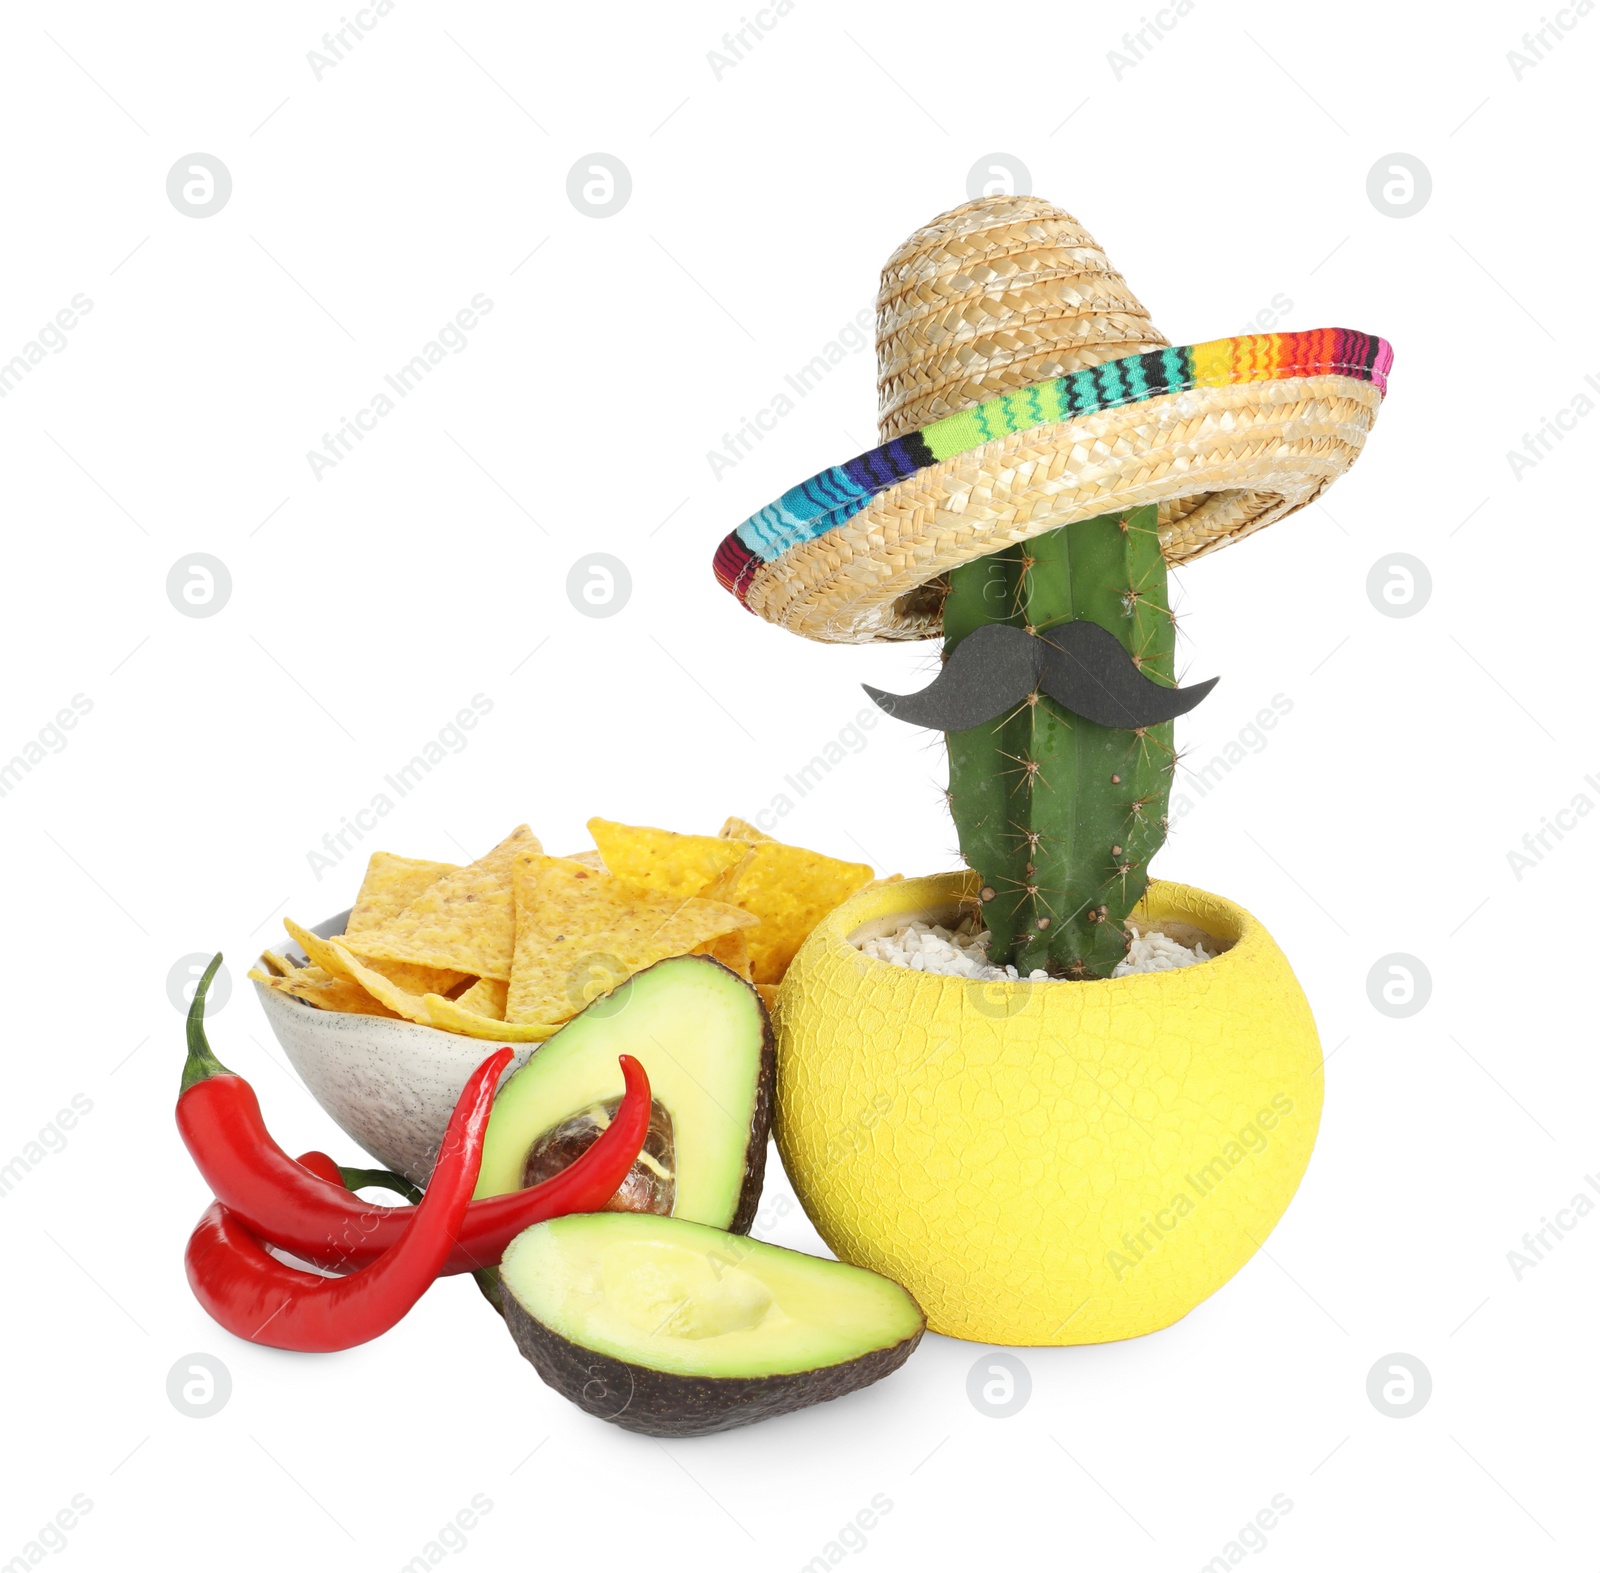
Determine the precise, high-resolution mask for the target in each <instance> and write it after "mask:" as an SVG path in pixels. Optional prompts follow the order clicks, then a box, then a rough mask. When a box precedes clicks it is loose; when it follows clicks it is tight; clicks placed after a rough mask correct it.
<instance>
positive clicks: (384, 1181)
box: [339, 1163, 422, 1206]
mask: <svg viewBox="0 0 1600 1573" xmlns="http://www.w3.org/2000/svg"><path fill="white" fill-rule="evenodd" d="M339 1183H340V1184H341V1185H342V1186H344V1188H345V1189H346V1190H347V1191H361V1190H365V1189H366V1188H367V1186H369V1185H371V1186H376V1187H377V1188H378V1189H380V1190H385V1191H393V1192H394V1193H395V1195H396V1196H403V1197H405V1199H406V1200H407V1201H408V1202H410V1203H412V1205H413V1206H414V1205H415V1204H416V1203H418V1202H420V1201H421V1200H422V1188H421V1187H420V1186H416V1185H413V1184H412V1183H411V1181H410V1180H408V1179H406V1177H405V1176H404V1175H402V1174H395V1173H394V1172H393V1171H392V1170H390V1169H352V1168H350V1167H349V1166H348V1165H347V1164H342V1163H341V1164H340V1165H339Z"/></svg>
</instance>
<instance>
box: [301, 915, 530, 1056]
mask: <svg viewBox="0 0 1600 1573" xmlns="http://www.w3.org/2000/svg"><path fill="white" fill-rule="evenodd" d="M330 943H331V944H332V946H333V949H334V951H335V953H336V954H337V956H338V959H339V962H340V964H341V965H342V966H344V967H345V968H347V969H348V971H349V972H350V974H351V976H352V977H354V979H355V980H356V982H357V983H359V984H360V985H361V987H362V988H364V989H365V990H366V991H367V993H369V994H370V995H372V996H373V998H374V999H376V1000H379V1001H381V1002H382V1003H383V1004H384V1005H387V1006H388V1007H389V1009H390V1011H392V1012H393V1013H394V1014H395V1015H396V1016H403V1017H404V1018H405V1019H406V1020H407V1021H414V1022H416V1023H417V1024H418V1025H419V1026H423V1027H437V1028H438V1029H439V1030H440V1031H441V1032H455V1033H460V1034H463V1035H464V1036H466V1037H469V1038H493V1039H495V1040H496V1041H498V1042H500V1043H542V1042H543V1041H544V1040H545V1039H546V1038H548V1037H550V1036H551V1034H552V1033H553V1032H554V1031H555V1028H554V1027H546V1026H537V1025H536V1026H523V1025H519V1024H515V1023H507V1022H503V1021H491V1020H490V1019H489V1018H488V1017H487V1016H478V1015H475V1014H474V1013H473V1012H472V1011H470V1010H462V1008H461V1007H460V1006H459V1005H458V1004H457V1003H456V1002H455V1001H454V1000H447V999H446V998H445V997H444V996H443V995H442V994H408V993H407V992H406V991H405V990H404V989H401V988H397V987H396V986H395V985H394V984H393V983H391V982H390V981H389V980H388V979H387V978H386V977H384V976H383V974H382V973H379V972H374V971H373V970H372V969H371V968H370V967H368V966H365V965H364V964H363V963H362V962H360V961H358V960H357V959H356V958H355V956H353V955H352V954H351V953H350V952H349V951H348V950H346V949H345V948H344V946H343V945H342V944H340V943H339V941H338V940H333V941H331V942H330Z"/></svg>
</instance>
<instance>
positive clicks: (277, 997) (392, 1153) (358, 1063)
mask: <svg viewBox="0 0 1600 1573" xmlns="http://www.w3.org/2000/svg"><path fill="white" fill-rule="evenodd" d="M349 917H350V914H349V913H348V912H341V913H339V914H338V915H337V916H336V917H331V918H329V919H328V920H327V921H326V922H323V923H318V924H317V925H316V926H315V927H314V928H313V929H312V933H314V934H316V935H318V936H319V937H320V938H322V939H331V938H333V937H334V936H336V935H339V934H342V933H344V927H345V923H346V922H347V921H348V919H349ZM273 949H274V950H275V952H276V954H278V955H280V956H283V957H285V958H286V959H288V960H290V961H292V962H293V963H294V964H295V965H296V966H304V965H305V964H306V958H305V956H304V955H303V954H302V952H301V951H300V948H299V947H298V946H297V945H295V944H294V943H293V942H292V941H287V940H286V941H285V942H284V943H283V944H282V945H279V946H275V947H273ZM255 988H256V997H257V998H258V999H259V1000H260V1001H261V1008H262V1010H264V1011H265V1012H266V1015H267V1021H268V1022H269V1023H270V1024H271V1027H272V1032H273V1036H274V1037H275V1038H277V1040H278V1042H279V1043H280V1044H281V1045H282V1046H283V1052H284V1053H285V1054H286V1055H287V1056H288V1057H289V1063H290V1064H291V1065H292V1066H294V1068H295V1071H296V1072H297V1073H298V1075H299V1077H300V1079H301V1081H303V1082H304V1083H305V1084H306V1086H307V1087H309V1088H310V1089H311V1095H312V1096H313V1097H314V1098H315V1099H316V1100H317V1102H318V1103H320V1104H321V1105H322V1107H323V1108H324V1109H326V1110H327V1111H328V1113H329V1114H331V1115H332V1116H333V1119H334V1121H335V1123H336V1124H337V1125H338V1126H339V1129H340V1130H342V1131H343V1132H344V1133H345V1134H346V1135H347V1136H349V1137H350V1138H351V1139H352V1140H353V1141H356V1142H358V1143H359V1144H360V1145H361V1146H362V1147H363V1148H365V1149H366V1151H367V1152H369V1153H371V1154H372V1156H373V1157H374V1158H376V1159H377V1160H378V1162H379V1163H381V1164H382V1165H383V1166H384V1167H385V1168H388V1169H393V1170H394V1171H395V1173H397V1174H403V1175H404V1176H405V1177H406V1178H407V1179H408V1180H410V1181H412V1183H413V1184H416V1185H426V1184H427V1182H428V1176H429V1175H430V1174H432V1173H433V1160H434V1158H435V1156H436V1155H437V1153H438V1151H439V1143H440V1142H441V1141H442V1140H443V1139H444V1129H445V1126H446V1125H447V1124H448V1123H449V1120H450V1113H451V1110H453V1109H454V1108H455V1106H456V1099H457V1098H459V1097H460V1096H461V1089H462V1088H463V1087H464V1086H465V1085H466V1083H467V1078H468V1077H469V1076H470V1075H471V1074H472V1073H473V1071H475V1070H476V1069H477V1068H478V1066H479V1065H481V1064H482V1063H483V1061H484V1059H485V1057H486V1056H487V1055H489V1054H490V1053H491V1052H492V1051H493V1050H494V1049H495V1047H496V1045H495V1044H494V1043H491V1042H487V1041H483V1040H480V1039H477V1038H464V1037H461V1036H459V1035H458V1034H456V1033H453V1032H440V1031H439V1029H438V1028H437V1027H423V1026H419V1025H418V1024H417V1023H416V1022H411V1021H394V1020H391V1019H390V1018H389V1017H387V1016H359V1015H353V1014H351V1013H350V1012H348V1011H338V1010H322V1009H319V1008H318V1007H317V1006H315V1005H307V1004H306V1003H305V1002H304V1001H303V1000H297V999H293V998H291V997H290V996H289V995H287V994H280V993H278V991H277V990H276V989H269V988H268V987H267V986H266V985H265V984H263V983H257V984H256V986H255ZM513 1046H514V1047H515V1048H516V1051H517V1054H516V1058H515V1059H514V1060H512V1062H511V1064H510V1065H509V1066H508V1067H507V1068H506V1071H505V1075H504V1076H502V1078H501V1085H502V1086H504V1084H505V1079H506V1077H509V1076H510V1075H511V1074H512V1072H514V1071H516V1070H519V1069H520V1068H521V1067H522V1066H523V1065H525V1064H526V1063H527V1059H528V1056H529V1055H530V1054H531V1053H532V1052H533V1050H534V1048H535V1045H534V1044H531V1043H524V1044H518V1045H513Z"/></svg>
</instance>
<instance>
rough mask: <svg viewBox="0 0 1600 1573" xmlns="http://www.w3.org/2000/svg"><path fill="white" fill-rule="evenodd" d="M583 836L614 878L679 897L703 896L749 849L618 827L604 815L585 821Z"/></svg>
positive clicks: (726, 842)
mask: <svg viewBox="0 0 1600 1573" xmlns="http://www.w3.org/2000/svg"><path fill="white" fill-rule="evenodd" d="M589 834H590V835H591V836H593V837H594V843H595V845H596V846H597V847H598V848H599V849H600V856H601V857H602V858H603V859H604V860H605V866H606V868H607V869H608V870H609V871H610V872H611V873H613V874H615V875H616V876H617V878H618V879H626V880H630V881H631V882H632V883H633V884H635V885H642V886H643V887H644V888H645V889H646V890H658V891H660V892H661V894H662V895H664V896H677V897H678V898H679V899H680V900H686V899H687V898H688V897H690V896H704V895H707V894H709V893H710V892H711V891H712V889H713V887H715V886H716V885H717V884H718V882H719V881H721V880H722V879H723V878H724V877H725V876H726V875H727V874H728V873H729V871H730V870H732V869H735V868H737V867H738V866H739V864H740V863H742V862H743V861H744V856H745V853H746V852H747V851H748V850H749V849H748V847H746V846H745V844H744V843H743V842H742V841H731V840H726V839H724V838H722V837H719V836H686V835H682V834H680V833H679V832H678V831H676V830H654V829H652V828H651V827H650V826H649V825H619V824H617V823H616V822H615V821H613V820H609V819H591V820H590V821H589Z"/></svg>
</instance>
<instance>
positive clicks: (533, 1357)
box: [500, 1213, 924, 1436]
mask: <svg viewBox="0 0 1600 1573" xmlns="http://www.w3.org/2000/svg"><path fill="white" fill-rule="evenodd" d="M500 1285H501V1309H502V1311H503V1313H504V1315H505V1318H506V1323H507V1325H508V1326H509V1327H510V1329H511V1333H512V1336H513V1337H514V1338H515V1339H516V1341H517V1346H518V1347H519V1348H520V1349H521V1350H522V1352H523V1354H524V1355H526V1356H527V1357H528V1359H529V1360H530V1361H532V1362H533V1365H534V1367H535V1368H536V1369H537V1370H538V1372H539V1375H540V1376H541V1377H543V1378H544V1380H545V1381H546V1382H547V1383H549V1385H550V1386H552V1387H554V1388H555V1389H556V1390H557V1391H558V1392H560V1393H562V1394H563V1395H564V1396H565V1397H567V1398H569V1399H571V1400H572V1402H573V1403H575V1404H577V1405H578V1406H579V1407H580V1408H582V1409H585V1410H587V1411H588V1412H589V1413H590V1414H592V1415H596V1416H598V1417H600V1418H601V1419H604V1420H610V1421H612V1422H614V1423H615V1424H617V1425H620V1426H624V1427H626V1428H627V1429H629V1430H632V1431H642V1432H644V1433H646V1434H647V1435H651V1436H698V1435H703V1434H705V1433H707V1432H712V1431H723V1430H727V1429H729V1428H730V1427H732V1426H738V1425H748V1424H749V1423H751V1422H752V1421H756V1420H763V1419H767V1418H769V1417H770V1416H773V1415H779V1414H786V1413H789V1412H790V1411H792V1410H795V1409H802V1408H804V1407H805V1406H806V1405H808V1404H815V1403H820V1402H821V1401H823V1400H825V1399H830V1398H839V1397H841V1396H843V1395H844V1394H845V1393H850V1392H854V1391H856V1390H857V1389H858V1388H862V1387H866V1386H868V1385H869V1384H870V1383H872V1382H876V1381H878V1380H880V1379H881V1378H882V1377H885V1376H887V1375H889V1373H890V1372H892V1371H894V1370H897V1369H898V1368H899V1367H900V1366H901V1365H902V1364H904V1362H905V1361H906V1359H907V1358H908V1356H909V1355H910V1354H911V1351H912V1350H913V1349H914V1348H915V1347H916V1344H917V1340H918V1339H919V1338H921V1336H922V1331H923V1327H924V1321H923V1316H922V1312H921V1311H920V1310H919V1309H918V1307H917V1304H916V1302H915V1301H914V1300H913V1299H912V1298H911V1296H910V1295H908V1294H907V1293H906V1292H905V1290H904V1289H902V1288H901V1287H900V1286H899V1285H898V1284H895V1283H891V1282H890V1281H889V1280H888V1279H887V1278H880V1277H879V1276H878V1275H877V1274H876V1273H870V1272H867V1271H866V1270H865V1269H864V1268H860V1267H850V1266H847V1265H846V1264H845V1263H843V1262H831V1261H824V1260H822V1259H821V1258H819V1257H815V1256H806V1255H803V1254H802V1253H801V1252H799V1251H788V1250H784V1249H782V1248H781V1247H779V1246H776V1245H764V1244H762V1243H761V1242H760V1241H758V1240H750V1239H744V1238H741V1237H739V1236H736V1235H730V1234H726V1233H724V1232H723V1231H722V1230H720V1229H709V1228H706V1227H705V1226H704V1225H702V1224H695V1223H689V1222H686V1221H685V1220H683V1219H681V1218H662V1217H656V1216H653V1215H651V1214H648V1213H586V1214H574V1215H572V1216H570V1217H566V1218H555V1219H552V1220H551V1221H550V1222H548V1223H541V1224H535V1225H534V1226H533V1227H532V1228H531V1229H526V1230H524V1231H523V1232H522V1233H521V1234H519V1235H518V1236H517V1238H516V1239H515V1240H513V1241H512V1243H511V1246H510V1248H509V1250H508V1251H507V1252H506V1255H505V1259H504V1261H503V1262H502V1263H501V1265H500Z"/></svg>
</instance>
